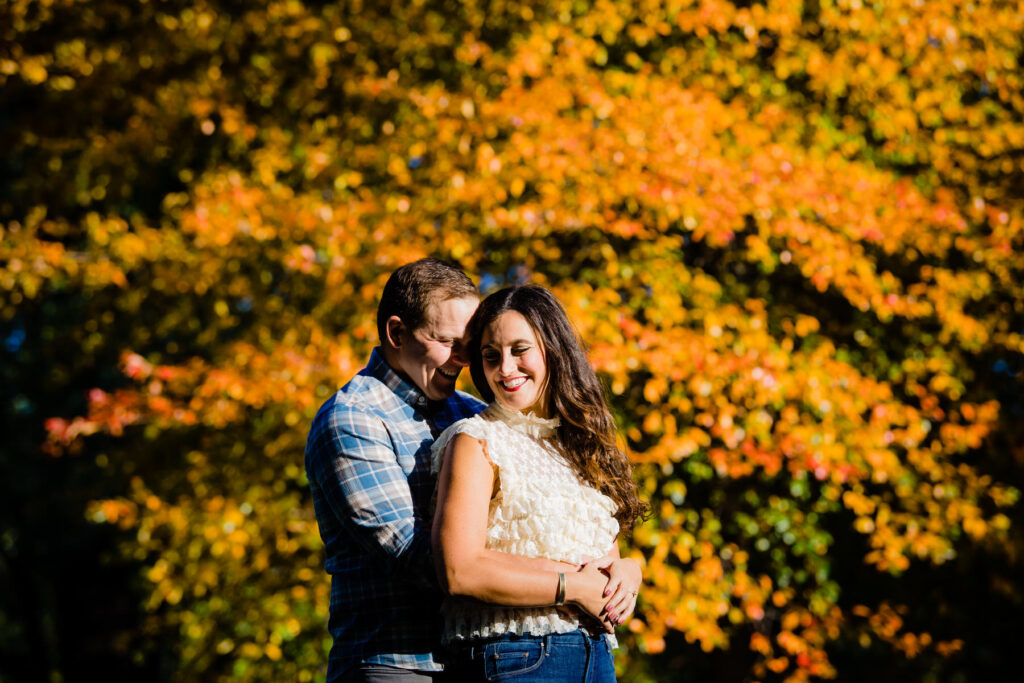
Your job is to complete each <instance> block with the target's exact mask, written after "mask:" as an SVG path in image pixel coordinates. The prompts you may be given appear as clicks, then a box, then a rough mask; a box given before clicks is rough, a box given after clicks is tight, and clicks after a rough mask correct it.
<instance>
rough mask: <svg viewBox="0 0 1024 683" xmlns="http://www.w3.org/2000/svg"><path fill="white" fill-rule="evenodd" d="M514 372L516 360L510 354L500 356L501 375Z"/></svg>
mask: <svg viewBox="0 0 1024 683" xmlns="http://www.w3.org/2000/svg"><path fill="white" fill-rule="evenodd" d="M515 371H516V360H515V358H513V357H512V354H511V353H503V354H501V374H503V375H510V374H512V373H513V372H515Z"/></svg>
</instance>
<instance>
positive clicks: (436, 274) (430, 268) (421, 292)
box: [377, 258, 479, 344]
mask: <svg viewBox="0 0 1024 683" xmlns="http://www.w3.org/2000/svg"><path fill="white" fill-rule="evenodd" d="M478 296H479V293H478V292H477V289H476V286H475V285H474V284H473V281H472V280H470V279H469V276H467V275H466V274H465V273H464V272H462V270H461V269H459V268H458V267H457V266H454V265H452V264H451V263H448V262H446V261H442V260H440V259H436V258H424V259H420V260H419V261H413V262H412V263H407V264H406V265H404V266H402V267H400V268H399V269H398V270H396V271H395V272H393V273H392V274H391V277H389V278H388V281H387V284H385V285H384V291H383V292H382V293H381V295H380V303H379V304H378V305H377V334H378V335H379V336H380V342H381V344H383V343H384V341H385V340H386V339H387V334H386V331H385V329H384V328H385V326H386V325H387V321H388V318H390V317H391V316H393V315H395V316H398V317H399V318H401V320H402V322H403V323H405V325H406V326H407V327H408V328H409V329H410V330H415V329H417V328H419V327H420V326H422V325H423V323H424V320H425V318H426V315H427V307H428V306H430V305H431V304H434V303H437V302H440V301H448V300H449V299H463V298H467V297H474V298H476V297H478Z"/></svg>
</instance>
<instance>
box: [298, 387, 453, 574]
mask: <svg viewBox="0 0 1024 683" xmlns="http://www.w3.org/2000/svg"><path fill="white" fill-rule="evenodd" d="M317 422H318V423H319V424H314V429H313V431H312V433H311V435H310V443H309V446H308V448H309V463H310V468H309V469H310V477H311V478H312V479H315V484H316V485H317V486H318V487H319V488H320V492H321V495H322V497H323V500H324V501H325V502H326V503H327V506H328V507H329V508H330V510H331V512H332V513H333V514H334V515H335V517H336V518H337V519H338V521H339V523H340V524H341V525H342V526H344V527H345V528H346V529H347V530H348V531H350V532H351V533H352V535H353V536H354V537H355V538H356V539H357V541H358V542H359V543H360V545H361V546H362V547H363V548H364V549H365V550H366V551H367V552H368V553H371V554H375V555H378V556H379V557H381V558H382V559H383V560H385V561H386V562H387V563H388V564H391V565H392V566H393V567H395V568H399V569H406V570H409V571H410V573H412V574H413V575H421V574H422V575H423V578H424V580H425V581H428V582H431V583H432V579H433V578H434V571H433V564H432V562H431V558H430V529H429V526H428V521H427V520H424V519H423V517H422V515H421V514H420V512H419V511H417V509H416V506H415V505H414V503H413V496H412V492H411V490H410V488H409V480H408V477H407V475H406V473H405V471H404V470H402V468H401V467H400V466H399V464H398V457H397V454H396V453H395V449H394V446H393V444H392V441H391V437H390V435H389V434H388V431H387V428H386V426H385V424H384V421H383V420H382V419H381V418H379V417H377V416H375V415H372V414H369V413H366V412H363V411H360V410H357V409H352V408H346V407H336V408H335V409H334V410H331V411H329V412H327V413H325V414H323V415H320V416H319V418H318V420H317ZM420 569H422V571H420Z"/></svg>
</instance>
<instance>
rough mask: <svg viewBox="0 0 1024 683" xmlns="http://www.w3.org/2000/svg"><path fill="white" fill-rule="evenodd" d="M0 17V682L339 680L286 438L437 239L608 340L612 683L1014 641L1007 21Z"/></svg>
mask: <svg viewBox="0 0 1024 683" xmlns="http://www.w3.org/2000/svg"><path fill="white" fill-rule="evenodd" d="M940 5H941V6H940ZM0 34H2V36H3V39H4V43H3V44H4V47H2V48H0V88H2V90H0V92H2V93H3V101H4V103H5V107H4V114H3V115H2V117H0V143H2V145H3V148H4V149H5V150H6V152H5V158H4V160H3V163H2V165H0V179H2V181H0V225H2V227H0V230H2V232H0V245H2V247H0V249H2V251H0V292H2V297H3V298H2V300H0V305H2V309H0V336H2V338H3V340H4V349H3V351H0V352H2V353H5V354H6V356H7V358H5V362H4V364H3V379H4V382H3V387H4V389H3V391H4V398H5V401H4V408H3V420H4V427H5V432H6V433H7V434H9V435H10V438H8V439H6V440H5V441H6V443H5V446H4V451H3V459H2V461H0V462H2V467H3V476H2V477H0V481H2V482H3V483H2V484H0V487H2V489H3V491H2V494H0V498H2V500H3V501H4V502H3V503H0V505H3V506H4V516H3V522H2V524H3V529H2V532H0V533H2V539H3V543H2V555H0V574H3V575H5V576H4V578H5V580H6V581H7V583H8V585H13V586H16V590H15V591H12V592H11V594H10V595H8V596H6V597H4V598H2V601H0V636H2V637H0V643H2V644H0V652H2V654H3V657H2V658H0V659H2V661H3V662H4V664H2V665H0V667H3V668H0V674H6V675H9V676H11V677H24V678H38V677H41V676H42V675H48V676H53V675H57V676H60V675H65V676H67V677H69V678H73V677H74V672H75V671H81V670H88V669H89V668H91V667H97V666H101V665H102V666H105V667H106V670H107V671H109V672H111V675H113V676H115V677H122V678H135V677H137V676H139V675H140V674H143V673H145V674H147V675H151V676H153V677H157V678H163V679H184V680H214V679H222V678H236V679H243V680H275V679H287V680H292V679H294V680H313V679H316V678H318V677H321V676H322V671H323V663H324V661H325V657H326V654H325V653H326V649H327V647H328V642H327V634H326V629H325V624H326V613H327V600H328V590H327V582H326V575H325V574H324V573H323V570H322V558H321V548H320V542H319V537H318V535H317V530H316V524H315V520H314V518H313V515H312V506H311V501H310V499H309V495H308V492H307V486H306V481H305V478H304V472H303V467H302V451H303V444H304V439H305V434H306V431H307V429H308V426H309V423H310V421H311V419H312V416H313V414H314V412H315V410H316V408H317V407H318V405H319V404H320V403H321V402H322V401H323V400H324V399H325V398H326V397H327V396H328V395H329V394H330V393H331V392H333V391H334V390H335V389H336V388H337V387H338V386H339V385H340V384H341V383H342V382H344V381H345V380H346V379H347V378H348V377H349V376H351V375H352V374H353V373H354V372H356V371H357V370H358V369H359V368H360V367H361V366H362V364H363V362H364V361H365V358H366V357H367V354H368V352H369V349H370V348H371V347H372V346H373V345H374V344H375V341H376V340H375V330H374V324H373V315H372V313H373V310H374V308H375V305H376V299H377V295H378V292H379V290H380V287H381V286H382V284H383V281H384V280H385V279H386V277H387V275H388V274H389V273H390V271H391V270H393V268H394V267H396V266H398V265H400V264H401V263H404V262H407V261H409V260H412V259H414V258H416V257H418V256H423V255H436V256H440V257H442V258H447V259H450V260H453V261H457V262H459V263H461V264H462V265H463V266H464V267H466V269H467V271H469V272H471V273H474V274H476V275H477V276H478V279H479V281H480V283H481V288H482V289H483V290H484V291H489V290H491V289H493V288H495V287H497V286H500V285H502V284H504V283H507V282H514V281H522V280H530V281H534V282H540V283H542V284H546V285H548V286H551V287H552V288H554V289H555V290H556V292H557V293H558V294H559V295H560V297H561V299H562V300H563V301H564V302H565V303H566V305H567V307H568V308H569V311H570V313H571V314H572V317H573V319H574V320H575V322H576V323H577V325H578V327H579V329H580V331H581V333H582V335H583V337H584V338H585V339H586V340H587V342H588V344H589V345H590V354H591V360H592V362H593V363H594V365H595V367H596V368H597V369H598V371H599V373H600V375H601V377H602V378H603V380H604V381H605V382H606V384H607V388H608V392H609V396H610V398H611V403H612V406H613V410H614V412H615V414H616V418H617V420H618V424H619V426H620V428H621V431H622V434H623V439H624V442H625V443H626V445H627V446H628V447H629V449H630V452H631V455H632V457H633V459H634V461H635V462H636V463H637V476H638V479H639V481H640V483H641V485H642V488H643V491H644V493H645V496H646V497H647V498H648V499H649V500H650V501H651V503H652V507H653V511H654V514H653V516H652V518H651V519H649V520H648V521H646V522H645V523H644V524H642V525H641V526H640V527H639V528H638V529H637V531H636V533H635V534H634V536H633V537H632V538H631V539H629V540H628V541H626V542H625V543H624V545H623V552H625V553H630V554H632V555H633V556H635V557H636V558H637V559H638V560H640V561H641V562H642V563H643V564H644V566H645V577H646V586H645V588H644V591H643V593H642V594H641V600H640V606H639V608H638V611H637V613H636V614H635V615H634V619H633V620H632V621H631V622H630V624H629V628H628V633H627V635H626V637H625V638H623V641H624V643H625V646H624V647H623V649H622V650H621V651H620V655H619V657H618V661H619V665H620V668H621V669H622V673H623V674H624V676H625V677H627V678H630V679H633V680H690V679H691V678H692V679H693V680H698V679H700V680H703V679H706V678H707V677H708V675H712V674H713V675H714V676H715V679H716V680H744V679H748V680H754V679H756V680H791V681H799V680H809V679H814V678H824V679H827V678H837V677H838V678H841V679H847V680H860V679H863V678H865V677H866V676H872V677H875V678H883V679H884V678H885V677H886V676H891V677H892V678H893V679H894V680H895V679H897V678H898V679H899V680H904V679H913V680H917V679H922V678H926V677H927V676H932V677H937V678H939V679H946V678H950V677H953V676H954V675H962V676H970V677H974V676H977V677H981V676H983V675H986V674H992V673H995V672H998V671H999V670H1000V669H1001V667H1005V666H1007V665H1009V664H1010V663H1011V659H1010V658H1011V657H1012V655H1013V648H1012V645H1013V644H1014V643H1016V641H1017V640H1018V639H1019V637H1020V628H1019V626H1018V622H1019V619H1018V618H1017V615H1018V614H1019V610H1020V608H1021V606H1022V604H1021V602H1022V590H1024V585H1022V584H1021V581H1020V579H1019V578H1018V575H1019V573H1020V558H1021V553H1022V551H1024V545H1022V540H1021V538H1022V537H1021V535H1020V533H1019V525H1020V524H1021V523H1024V519H1022V511H1021V504H1020V502H1019V489H1020V487H1021V485H1022V483H1024V482H1022V467H1024V461H1022V458H1024V441H1022V434H1021V431H1020V428H1019V427H1018V426H1017V424H1018V423H1019V421H1020V417H1021V415H1022V413H1024V401H1022V399H1021V396H1022V392H1021V379H1020V378H1021V370H1022V369H1024V363H1022V351H1024V339H1022V334H1024V296H1022V292H1021V284H1020V283H1021V282H1022V275H1024V272H1022V271H1024V258H1022V256H1021V254H1022V253H1024V237H1022V234H1024V233H1022V221H1024V200H1022V198H1021V197H1020V194H1019V188H1020V187H1021V186H1022V182H1024V123H1022V122H1024V96H1022V94H1021V93H1022V92H1024V88H1022V87H1021V85H1022V84H1021V78H1022V77H1021V69H1020V67H1021V65H1022V63H1024V56H1022V55H1024V45H1022V37H1021V36H1022V35H1024V13H1022V12H1021V10H1020V8H1019V7H1017V6H1016V5H1014V4H1011V3H1003V2H982V3H941V4H936V3H918V2H890V3H884V4H882V3H878V4H870V3H865V2H862V1H861V0H851V1H849V2H845V1H844V2H837V3H832V2H817V3H798V2H787V1H785V0H779V1H778V2H768V3H741V2H727V1H724V0H721V1H719V0H704V1H703V2H700V3H696V2H688V1H666V2H659V3H655V2H635V1H632V2H627V1H626V0H622V1H618V0H598V1H596V2H593V3H581V2H568V1H562V0H553V1H548V2H515V1H502V0H494V1H493V2H466V3H446V2H436V1H434V0H421V1H418V2H410V3H392V4H390V5H388V4H384V3H380V4H378V3H363V2H348V3H337V4H329V3H311V2H310V3H302V2H298V1H297V0H290V1H283V2H274V3H270V4H267V5H265V6H260V7H254V6H248V5H245V4H239V3H233V2H222V1H210V2H185V1H174V0H168V1H167V2H153V1H150V2H146V3H141V4H139V5H138V6H137V7H132V8H130V9H129V8H124V7H120V6H117V5H115V4H111V3H100V4H92V5H87V6H86V5H79V4H76V3H72V2H70V0H66V1H65V0H58V1H56V2H47V3H42V2H29V1H27V0H12V1H10V2H8V3H6V4H5V5H4V6H2V7H0ZM467 388H468V387H467ZM40 651H45V652H47V653H48V655H47V656H46V657H38V656H36V655H35V653H37V652H40Z"/></svg>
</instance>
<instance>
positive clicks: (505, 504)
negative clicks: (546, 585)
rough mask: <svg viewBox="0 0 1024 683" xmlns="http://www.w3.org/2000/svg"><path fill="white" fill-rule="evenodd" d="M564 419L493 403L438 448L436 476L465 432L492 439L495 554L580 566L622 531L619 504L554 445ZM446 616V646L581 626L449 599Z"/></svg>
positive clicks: (553, 614) (560, 613)
mask: <svg viewBox="0 0 1024 683" xmlns="http://www.w3.org/2000/svg"><path fill="white" fill-rule="evenodd" d="M558 424H559V423H558V419H557V418H555V419H553V420H546V419H543V418H540V417H537V416H536V415H534V414H533V413H530V414H528V415H523V414H522V413H519V412H517V411H512V410H508V409H506V408H504V407H502V406H501V405H500V404H499V403H497V402H495V403H492V404H491V405H490V406H489V407H488V408H487V409H486V410H484V411H483V412H482V413H480V414H479V415H476V416H474V417H471V418H468V419H465V420H461V421H459V422H457V423H455V424H453V425H452V426H451V427H449V428H448V429H446V430H445V431H444V432H442V433H441V435H440V436H439V437H438V439H437V441H436V442H435V443H434V446H433V470H434V472H435V473H437V472H438V471H440V469H441V460H442V458H443V456H444V451H445V448H446V447H447V445H448V442H449V441H451V439H453V438H454V437H455V435H457V434H463V433H464V434H468V435H470V436H472V437H474V438H477V439H480V440H482V441H485V442H486V444H487V446H486V447H487V455H488V457H490V459H491V462H492V463H493V464H494V466H495V467H496V468H497V481H498V490H497V492H496V493H495V495H494V496H493V497H492V498H491V502H490V509H489V511H488V519H487V548H488V549H490V550H497V551H500V552H505V553H510V554H513V555H522V556H524V557H539V558H546V559H549V560H558V561H561V562H571V563H573V564H579V563H581V562H582V561H584V560H587V559H592V558H596V557H603V556H604V555H606V554H607V553H608V551H609V550H611V548H612V545H613V544H614V543H615V537H616V536H617V535H618V533H619V524H618V522H617V521H616V520H615V517H614V514H615V510H616V507H615V503H614V502H613V501H612V500H611V499H610V498H609V497H608V496H606V495H604V494H603V493H601V492H599V491H597V490H596V489H594V488H593V487H591V486H590V485H589V484H586V483H584V482H583V481H581V479H580V478H579V476H578V475H577V474H576V472H575V471H573V469H572V468H571V467H570V466H569V464H568V463H566V462H565V460H564V459H563V458H562V456H561V455H560V454H559V453H558V451H557V449H556V448H555V447H554V445H553V444H552V443H551V441H550V439H551V437H553V436H554V434H555V430H556V429H557V427H558ZM442 612H443V613H444V617H445V632H444V640H445V641H450V640H461V639H466V638H487V637H490V636H492V635H499V634H504V633H516V634H523V633H531V634H533V635H544V634H547V633H565V632H567V631H572V630H574V629H576V628H577V627H578V626H579V622H578V620H577V619H576V618H575V617H574V616H572V615H571V614H568V613H567V611H566V610H558V609H556V608H554V607H542V608H518V607H516V608H510V607H502V606H498V605H490V604H485V603H480V602H477V601H473V600H464V599H459V598H449V599H448V600H446V602H445V605H444V607H443V608H442Z"/></svg>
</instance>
